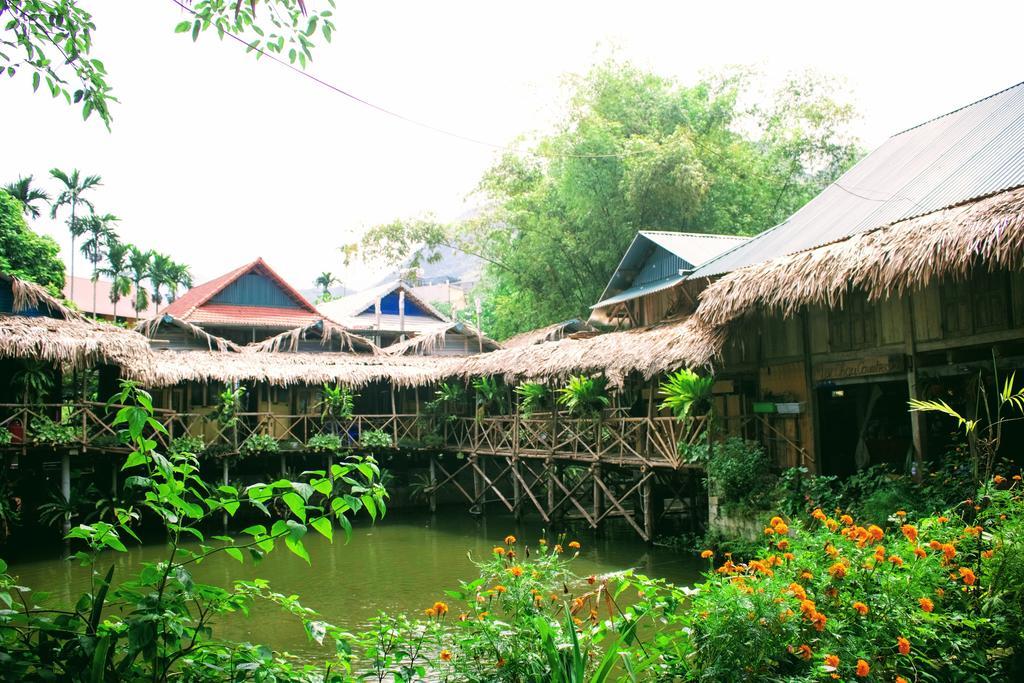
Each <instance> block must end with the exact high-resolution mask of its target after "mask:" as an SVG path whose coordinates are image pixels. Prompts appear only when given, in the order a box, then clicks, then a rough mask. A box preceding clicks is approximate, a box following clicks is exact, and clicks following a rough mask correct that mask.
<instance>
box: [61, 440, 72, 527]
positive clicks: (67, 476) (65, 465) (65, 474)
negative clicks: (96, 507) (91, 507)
mask: <svg viewBox="0 0 1024 683" xmlns="http://www.w3.org/2000/svg"><path fill="white" fill-rule="evenodd" d="M60 493H61V495H62V496H64V502H66V503H71V456H70V455H68V453H67V451H65V452H64V453H63V454H62V455H61V456H60ZM61 528H62V529H63V531H64V535H65V536H67V535H68V533H70V531H71V517H70V516H69V515H64V523H63V525H62V527H61Z"/></svg>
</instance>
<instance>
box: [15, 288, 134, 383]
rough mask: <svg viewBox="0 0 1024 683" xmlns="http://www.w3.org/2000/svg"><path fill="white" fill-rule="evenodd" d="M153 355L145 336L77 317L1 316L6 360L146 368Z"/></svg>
mask: <svg viewBox="0 0 1024 683" xmlns="http://www.w3.org/2000/svg"><path fill="white" fill-rule="evenodd" d="M48 305H49V304H48ZM149 355H150V350H149V344H148V343H147V341H146V338H145V337H143V336H142V335H139V334H136V333H135V332H132V331H130V330H126V329H124V328H121V327H116V326H114V325H110V324H107V323H94V322H91V321H89V320H86V319H84V318H82V317H81V316H78V315H75V314H71V315H70V316H69V317H67V318H66V319H65V318H50V317H46V316H23V315H0V357H3V358H18V359H31V360H41V361H45V362H48V363H53V364H54V365H61V366H65V367H67V368H71V369H78V368H82V367H87V366H90V365H93V364H95V363H109V364H112V365H134V364H139V363H143V364H144V363H146V362H147V361H148V358H149Z"/></svg>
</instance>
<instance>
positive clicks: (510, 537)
mask: <svg viewBox="0 0 1024 683" xmlns="http://www.w3.org/2000/svg"><path fill="white" fill-rule="evenodd" d="M515 544H516V537H515V536H513V535H512V534H509V535H508V536H506V537H505V545H515Z"/></svg>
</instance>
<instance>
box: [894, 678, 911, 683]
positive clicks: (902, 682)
mask: <svg viewBox="0 0 1024 683" xmlns="http://www.w3.org/2000/svg"><path fill="white" fill-rule="evenodd" d="M896 683H909V682H908V681H907V679H905V678H904V677H903V676H897V677H896Z"/></svg>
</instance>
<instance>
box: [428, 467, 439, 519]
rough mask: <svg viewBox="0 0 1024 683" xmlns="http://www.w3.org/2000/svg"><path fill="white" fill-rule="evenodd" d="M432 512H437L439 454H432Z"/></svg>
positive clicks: (430, 499) (430, 497) (430, 501)
mask: <svg viewBox="0 0 1024 683" xmlns="http://www.w3.org/2000/svg"><path fill="white" fill-rule="evenodd" d="M428 500H429V503H430V512H431V514H433V513H435V512H437V456H436V455H431V456H430V496H429V499H428Z"/></svg>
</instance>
